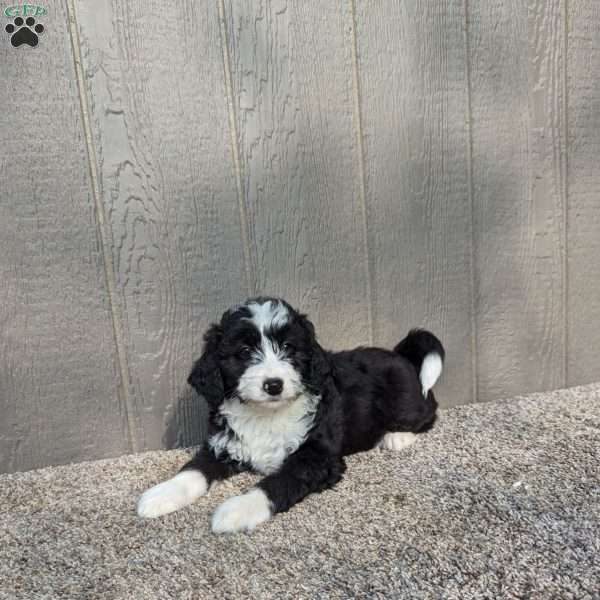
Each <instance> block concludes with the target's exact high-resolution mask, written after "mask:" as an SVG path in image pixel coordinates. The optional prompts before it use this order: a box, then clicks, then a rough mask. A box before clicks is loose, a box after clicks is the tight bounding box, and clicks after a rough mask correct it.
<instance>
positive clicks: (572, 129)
mask: <svg viewBox="0 0 600 600" xmlns="http://www.w3.org/2000/svg"><path fill="white" fill-rule="evenodd" d="M568 7H569V21H568V22H569V37H568V67H567V72H568V92H567V93H568V132H569V146H568V148H569V153H568V183H569V187H568V198H569V204H568V208H569V210H568V218H567V222H568V240H567V247H568V282H569V286H568V294H567V296H568V323H569V331H568V346H567V353H568V359H569V363H568V381H567V383H568V384H569V385H575V384H579V383H586V382H590V381H598V380H600V358H599V357H600V260H599V259H598V257H599V256H600V78H599V73H600V4H599V3H598V2H597V1H596V0H577V1H571V2H569V3H568Z"/></svg>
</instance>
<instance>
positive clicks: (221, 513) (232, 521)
mask: <svg viewBox="0 0 600 600" xmlns="http://www.w3.org/2000/svg"><path fill="white" fill-rule="evenodd" d="M272 515H273V511H272V510H271V503H270V501H269V499H268V498H267V495H266V494H265V493H264V492H263V491H262V490H260V489H254V490H250V491H249V492H246V493H245V494H243V495H241V496H234V497H233V498H229V500H226V501H225V502H223V504H221V506H219V507H218V508H217V510H216V511H215V513H214V514H213V518H212V530H213V531H214V533H235V532H236V531H250V530H252V529H254V528H255V527H256V526H257V525H259V524H260V523H264V522H265V521H268V520H269V519H270V518H271V516H272Z"/></svg>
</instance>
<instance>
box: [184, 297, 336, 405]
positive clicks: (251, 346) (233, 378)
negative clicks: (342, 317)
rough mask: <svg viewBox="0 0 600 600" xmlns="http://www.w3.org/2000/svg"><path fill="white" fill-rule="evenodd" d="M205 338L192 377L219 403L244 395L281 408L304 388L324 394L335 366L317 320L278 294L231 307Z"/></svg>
mask: <svg viewBox="0 0 600 600" xmlns="http://www.w3.org/2000/svg"><path fill="white" fill-rule="evenodd" d="M204 340H205V346H204V352H203V354H202V356H201V358H200V359H199V360H198V361H197V362H196V364H195V365H194V368H193V370H192V373H191V374H190V377H189V379H188V381H189V383H190V384H191V385H193V386H194V387H195V388H196V390H197V391H198V393H200V394H201V395H203V396H204V397H205V398H206V400H207V401H208V402H209V404H211V405H213V406H216V405H219V404H220V403H221V402H222V401H223V400H224V399H225V398H239V400H240V401H241V402H244V403H252V404H253V405H255V406H262V407H264V408H265V409H275V408H278V407H279V406H282V405H284V404H286V403H289V402H293V401H294V400H295V399H297V398H298V397H299V396H301V395H302V394H306V393H309V394H318V393H319V390H320V387H321V385H322V383H323V380H324V378H325V377H326V376H327V373H328V372H329V367H328V363H327V360H326V357H325V353H324V352H323V350H322V349H321V347H320V346H319V345H318V343H317V341H316V339H315V330H314V327H313V325H312V323H311V322H310V321H309V320H308V319H307V318H306V317H305V316H304V315H301V314H300V313H298V312H297V311H295V310H294V309H293V308H292V307H291V306H290V305H289V304H287V302H285V301H283V300H280V299H277V298H255V299H252V300H248V301H247V302H246V303H245V304H243V305H241V306H236V307H233V308H231V309H229V310H228V311H227V312H225V313H224V314H223V316H222V318H221V322H220V323H219V324H218V325H213V326H212V327H211V328H210V329H209V330H208V332H207V333H206V335H205V336H204Z"/></svg>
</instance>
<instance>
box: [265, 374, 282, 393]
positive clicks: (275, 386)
mask: <svg viewBox="0 0 600 600" xmlns="http://www.w3.org/2000/svg"><path fill="white" fill-rule="evenodd" d="M282 389H283V381H282V380H281V379H279V377H272V378H270V379H265V381H264V383H263V390H265V392H267V394H269V395H270V396H277V395H278V394H281V390H282Z"/></svg>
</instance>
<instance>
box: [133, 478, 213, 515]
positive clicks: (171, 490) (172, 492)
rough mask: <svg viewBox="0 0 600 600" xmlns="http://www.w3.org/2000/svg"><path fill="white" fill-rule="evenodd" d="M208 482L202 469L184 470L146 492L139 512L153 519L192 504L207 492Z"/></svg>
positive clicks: (138, 509) (140, 501)
mask: <svg viewBox="0 0 600 600" xmlns="http://www.w3.org/2000/svg"><path fill="white" fill-rule="evenodd" d="M207 490H208V482H207V481H206V477H204V475H203V474H202V473H200V471H194V470H191V469H190V470H189V471H182V472H181V473H178V474H177V475H175V477H173V478H172V479H169V480H168V481H165V482H163V483H159V484H158V485H155V486H154V487H151V488H150V489H149V490H147V491H146V492H144V493H143V494H142V495H141V497H140V499H139V501H138V505H137V514H138V516H140V517H143V518H146V519H153V518H154V517H160V516H162V515H166V514H168V513H171V512H174V511H176V510H178V509H180V508H182V507H183V506H187V505H188V504H191V503H192V502H194V500H196V499H197V498H199V497H200V496H203V495H204V494H206V491H207Z"/></svg>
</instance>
